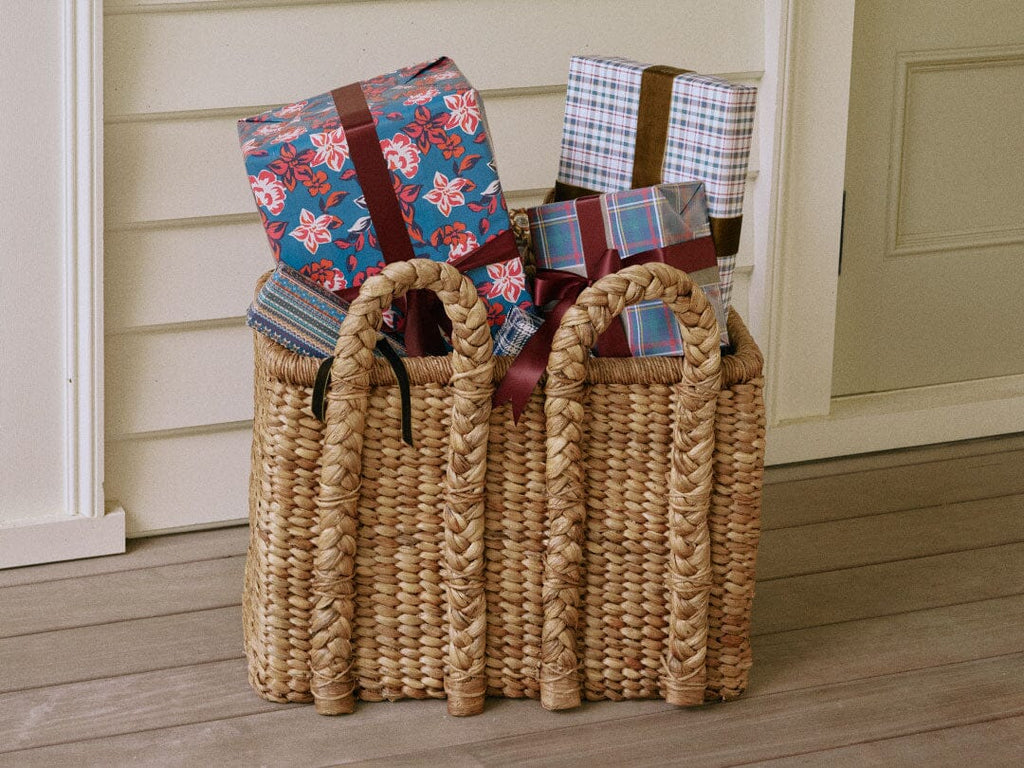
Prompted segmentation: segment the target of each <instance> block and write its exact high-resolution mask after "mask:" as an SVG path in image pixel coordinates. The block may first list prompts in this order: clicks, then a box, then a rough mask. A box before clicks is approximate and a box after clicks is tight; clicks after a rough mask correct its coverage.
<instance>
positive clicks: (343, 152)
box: [309, 126, 348, 171]
mask: <svg viewBox="0 0 1024 768" xmlns="http://www.w3.org/2000/svg"><path fill="white" fill-rule="evenodd" d="M309 138H310V139H311V140H312V142H313V146H314V147H316V154H314V155H313V159H312V161H311V162H310V165H312V166H314V167H315V166H318V165H323V164H324V163H326V164H327V167H328V168H330V169H331V170H332V171H340V170H341V166H343V165H344V164H345V160H347V159H348V139H346V138H345V130H344V129H343V128H341V127H340V126H339V127H338V128H336V129H334V130H333V131H325V132H324V133H314V134H313V135H312V136H310V137H309Z"/></svg>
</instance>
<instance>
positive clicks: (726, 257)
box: [556, 56, 757, 309]
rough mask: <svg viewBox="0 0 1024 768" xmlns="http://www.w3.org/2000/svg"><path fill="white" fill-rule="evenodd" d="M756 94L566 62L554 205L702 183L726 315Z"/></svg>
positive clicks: (675, 74) (615, 62)
mask: <svg viewBox="0 0 1024 768" xmlns="http://www.w3.org/2000/svg"><path fill="white" fill-rule="evenodd" d="M756 98H757V89H756V88H754V87H753V86H749V85H740V84H737V83H730V82H728V81H726V80H723V79H721V78H717V77H710V76H707V75H700V74H696V73H693V72H686V71H684V70H680V69H674V68H671V67H663V66H651V65H648V64H640V63H637V62H634V61H629V60H628V59H622V58H615V57H596V56H574V57H573V58H572V60H571V62H570V65H569V85H568V92H567V94H566V105H565V123H564V126H563V131H562V151H561V160H560V162H559V168H558V183H557V185H556V199H558V200H567V199H571V198H573V197H577V196H579V195H581V194H592V193H594V192H615V191H618V190H623V189H629V188H631V187H646V186H651V185H655V184H659V183H663V182H680V181H691V180H697V181H702V182H704V188H705V193H706V195H707V205H708V212H709V214H710V217H711V226H712V234H713V237H714V241H715V245H716V250H717V253H718V268H719V276H720V281H721V287H722V302H723V306H724V307H725V309H728V307H729V303H730V298H731V292H732V275H733V270H734V269H735V263H736V252H737V250H738V249H739V238H740V225H741V216H742V213H743V192H744V186H745V183H746V175H747V165H748V162H749V158H750V143H751V136H752V132H753V125H754V107H755V101H756Z"/></svg>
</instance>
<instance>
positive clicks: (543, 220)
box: [528, 182, 728, 357]
mask: <svg viewBox="0 0 1024 768" xmlns="http://www.w3.org/2000/svg"><path fill="white" fill-rule="evenodd" d="M528 213H529V217H530V233H531V236H532V239H533V247H534V250H535V252H536V254H537V266H538V271H537V286H536V293H537V298H538V301H544V300H545V298H544V296H545V293H546V292H545V290H544V288H545V283H546V282H549V281H550V280H551V278H552V277H553V276H554V277H555V278H556V279H558V280H559V281H563V278H562V276H563V275H566V274H569V275H575V276H578V279H579V280H582V281H583V283H584V284H585V283H586V282H593V281H594V280H597V279H598V278H600V277H603V276H604V275H605V274H608V273H609V272H614V271H617V270H618V269H620V268H621V267H622V266H624V265H626V264H629V263H643V261H645V260H646V261H662V262H665V263H668V264H671V265H672V266H675V267H677V268H678V269H681V270H683V271H684V272H686V273H687V274H689V276H690V278H691V279H692V280H693V281H694V282H695V283H697V284H698V285H699V286H700V287H701V288H702V289H703V290H704V293H705V294H706V295H707V297H708V299H709V300H710V302H711V304H712V306H713V307H714V310H715V316H716V318H717V319H718V324H719V327H720V329H721V333H722V343H723V344H728V336H727V335H726V330H725V312H724V309H723V306H722V300H721V291H720V288H719V278H718V267H717V264H716V256H715V247H714V243H713V242H712V240H711V229H710V225H709V224H708V214H707V204H706V202H705V198H704V188H703V185H702V184H701V183H700V182H687V183H683V184H661V185H659V186H656V187H644V188H642V189H630V190H624V191H622V192H615V193H612V194H607V195H599V196H592V197H582V198H577V199H576V200H567V201H562V202H557V203H549V204H547V205H542V206H540V207H538V208H532V209H530V210H529V212H528ZM595 238H596V239H597V243H596V245H595V244H593V242H594V240H595ZM588 240H589V241H590V244H588ZM597 251H603V252H602V253H595V252H597ZM609 259H611V261H612V263H609ZM552 272H553V273H554V275H552V274H551V273H552ZM622 322H623V324H624V326H625V332H626V338H627V340H628V344H629V352H631V353H632V354H633V355H634V356H637V357H653V356H659V355H681V354H683V340H682V334H681V333H680V331H679V325H678V323H677V321H676V318H675V316H674V315H673V314H672V312H671V311H670V310H669V309H668V307H666V306H665V305H664V304H663V303H662V302H660V301H651V302H642V303H640V304H635V305H633V306H630V307H627V308H626V310H625V312H624V313H623V315H622ZM598 351H599V353H601V354H605V352H604V351H603V350H602V349H601V346H600V343H599V346H598ZM612 354H614V353H612Z"/></svg>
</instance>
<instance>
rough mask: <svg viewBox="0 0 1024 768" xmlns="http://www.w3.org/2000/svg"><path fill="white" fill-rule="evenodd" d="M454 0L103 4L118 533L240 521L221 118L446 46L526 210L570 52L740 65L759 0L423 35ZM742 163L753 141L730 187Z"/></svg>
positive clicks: (535, 10) (590, 6)
mask: <svg viewBox="0 0 1024 768" xmlns="http://www.w3.org/2000/svg"><path fill="white" fill-rule="evenodd" d="M465 7H466V6H465V4H462V3H456V2H454V0H412V1H402V0H348V1H346V0H341V1H340V2H337V1H335V2H318V1H316V0H277V1H276V2H268V1H267V0H191V1H190V0H183V1H180V2H159V1H157V0H107V2H106V3H105V4H104V11H105V20H104V35H105V37H104V71H105V113H106V125H105V166H104V172H105V189H104V199H105V216H106V235H105V251H106V255H105V302H106V313H107V315H106V327H107V339H106V347H107V349H106V354H107V360H106V362H107V365H106V371H107V382H106V389H107V409H106V410H107V416H106V428H107V433H108V436H109V446H108V456H107V460H108V464H107V495H108V497H109V498H112V499H117V500H118V501H119V502H120V503H121V504H122V505H123V506H124V507H125V509H126V510H127V511H128V520H129V522H128V526H129V533H130V534H132V535H137V534H139V533H140V532H147V531H155V530H159V529H164V528H177V527H181V526H187V525H198V524H208V523H212V522H215V521H217V520H237V519H239V518H241V517H244V515H245V495H246V487H245V482H244V481H245V475H246V472H247V468H248V442H247V441H248V435H247V434H246V433H245V429H244V428H242V427H240V426H239V425H240V424H241V425H244V424H247V422H248V420H249V419H250V418H251V415H252V380H251V379H252V350H251V334H250V332H249V330H248V329H247V328H245V326H244V322H243V319H242V317H243V315H244V313H245V309H246V307H247V306H248V304H249V302H250V301H251V299H252V292H253V284H254V281H255V279H256V277H257V276H258V275H260V274H261V273H262V272H264V271H266V270H267V269H270V268H271V267H272V265H273V262H272V258H271V255H270V252H269V250H268V249H267V245H266V241H265V238H264V236H263V233H262V229H261V227H260V226H259V220H258V217H257V215H256V212H255V206H254V203H253V199H252V194H251V192H250V190H249V187H248V184H247V183H246V175H245V169H244V165H243V163H242V159H241V155H240V152H239V149H238V141H237V136H236V132H235V123H236V121H237V120H238V119H240V118H243V117H246V116H248V115H252V114H255V113H257V112H259V111H261V110H263V109H266V108H268V107H272V106H276V105H279V104H284V103H288V102H291V101H294V100H297V99H300V98H304V97H307V96H310V95H313V94H316V93H318V92H323V91H325V90H327V89H329V88H332V87H335V86H337V85H341V84H344V83H346V82H351V81H354V80H358V79H363V78H366V77H370V76H373V75H375V74H379V73H381V72H385V71H389V70H392V69H394V68H396V67H399V66H403V65H406V64H410V63H413V62H415V61H420V60H425V59H429V58H433V57H435V56H437V55H439V54H447V55H450V56H452V57H453V58H454V59H455V60H456V61H457V62H458V64H459V66H460V68H461V69H462V70H463V71H464V72H465V74H466V75H467V77H468V78H469V79H470V81H471V82H473V84H474V85H475V86H476V87H477V88H478V89H480V90H481V92H482V96H483V100H484V103H485V108H486V111H487V119H488V125H489V128H490V134H491V140H492V144H493V148H494V152H495V157H496V161H497V165H498V168H499V172H500V174H501V179H502V184H503V187H504V188H505V191H506V195H507V198H508V202H509V205H510V206H512V207H527V206H531V205H536V204H538V203H540V202H541V201H542V200H543V197H544V195H545V193H546V191H547V190H548V189H549V188H550V186H551V184H552V182H553V180H554V178H555V175H556V173H557V165H558V153H559V148H560V146H559V145H560V135H561V129H562V114H563V105H564V99H565V80H566V75H567V71H568V63H569V57H570V56H571V55H572V54H574V53H581V52H591V53H605V54H616V55H623V56H629V57H633V58H636V59H638V60H644V61H652V62H658V63H666V64H674V65H678V66H685V67H688V68H692V69H696V70H699V71H703V72H712V73H718V74H723V75H724V76H726V77H730V78H731V79H734V80H738V81H742V82H748V83H752V84H757V83H758V81H759V78H760V71H761V68H762V56H763V39H762V37H763V32H762V28H763V21H762V16H761V4H760V3H751V2H749V0H729V1H728V2H723V3H718V4H708V3H702V2H697V0H685V2H677V3H675V4H669V3H663V2H658V1H655V0H641V1H640V2H638V3H634V4H623V3H621V2H612V1H611V0H595V1H594V2H589V3H587V4H586V5H585V6H584V5H583V4H573V5H571V6H570V5H568V4H561V5H557V6H556V5H554V4H551V3H543V2H539V1H536V2H524V3H519V4H517V5H515V6H514V7H513V6H509V5H508V4H507V3H498V2H495V1H494V0H476V2H474V4H473V14H472V21H470V22H469V24H470V25H471V28H472V30H473V32H472V34H468V33H467V34H462V35H461V36H460V37H459V38H458V39H455V38H454V37H453V36H451V35H448V36H446V38H445V39H444V41H443V47H439V42H438V39H437V37H431V36H428V35H425V34H424V33H423V30H424V28H425V27H427V26H430V25H434V26H440V25H441V24H442V23H443V21H442V20H444V19H446V18H455V17H456V16H457V14H456V11H460V10H461V11H462V15H461V16H459V18H460V19H462V18H468V17H466V15H465ZM584 9H585V12H584ZM723 20H728V24H727V25H726V24H724V23H723ZM684 22H685V23H684ZM458 24H459V28H460V30H461V29H463V28H465V27H466V24H465V23H464V22H462V21H459V22H458ZM309 40H322V41H325V46H324V47H328V46H327V41H329V47H330V49H331V50H333V51H338V52H339V53H337V54H334V55H329V56H328V55H310V54H309V46H308V45H306V44H303V45H301V46H300V45H298V44H296V43H294V42H291V41H309ZM680 52H685V55H681V54H680ZM212 73H214V74H215V76H211V75H212ZM730 73H731V74H730ZM758 130H759V126H758V125H755V131H758ZM758 163H759V160H758V157H757V152H756V142H755V148H754V153H753V155H752V158H751V169H750V176H749V180H748V189H747V200H748V201H751V200H752V199H753V197H754V193H755V191H756V188H757V183H758V182H757V177H758V169H759V165H758ZM751 210H752V205H751V206H748V208H747V212H746V213H745V217H746V218H745V222H744V237H743V240H742V242H741V250H740V254H739V258H738V263H739V265H740V266H739V269H738V270H737V274H736V278H735V279H736V288H735V296H736V298H735V303H736V305H737V308H738V309H739V310H740V311H741V313H745V312H746V308H747V307H746V292H747V289H748V286H749V284H750V280H751V272H752V265H753V264H754V253H753V244H754V237H753V233H754V229H755V227H756V226H757V225H758V222H756V221H755V220H754V219H753V216H752V213H751ZM222 470H223V472H224V473H227V474H225V475H224V478H223V479H219V478H220V477H221V471H222Z"/></svg>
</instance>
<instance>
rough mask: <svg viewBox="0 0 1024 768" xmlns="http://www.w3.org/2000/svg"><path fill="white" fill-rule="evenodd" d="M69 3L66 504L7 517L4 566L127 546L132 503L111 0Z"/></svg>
mask: <svg viewBox="0 0 1024 768" xmlns="http://www.w3.org/2000/svg"><path fill="white" fill-rule="evenodd" d="M61 10H62V19H61V32H60V40H59V44H60V46H61V55H62V83H61V104H62V107H61V109H62V133H63V136H64V146H63V147H62V150H63V155H64V177H63V179H62V184H63V208H64V231H63V241H62V251H63V272H64V312H65V315H64V370H65V382H66V389H65V401H64V402H65V412H64V467H65V472H64V494H63V496H64V504H63V510H61V512H60V513H59V514H55V515H52V516H49V517H43V518H30V519H24V520H14V521H12V522H10V523H8V524H5V525H4V526H3V527H2V530H0V533H2V536H0V568H11V567H16V566H21V565H29V564H32V563H41V562H53V561H57V560H70V559H75V558H81V557H95V556H99V555H109V554H115V553H119V552H124V551H125V514H124V510H122V509H120V508H114V509H111V510H110V511H107V510H105V509H104V498H103V496H104V494H103V454H104V433H103V175H102V168H103V95H102V86H103V73H102V63H103V55H102V41H103V26H102V21H103V16H102V11H103V3H102V0H64V2H63V3H62V7H61Z"/></svg>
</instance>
